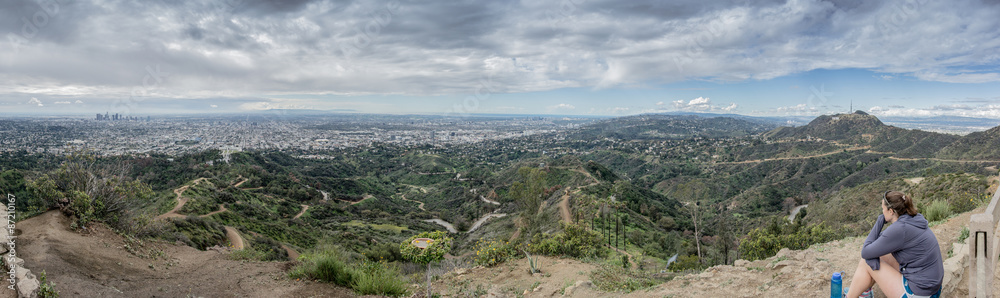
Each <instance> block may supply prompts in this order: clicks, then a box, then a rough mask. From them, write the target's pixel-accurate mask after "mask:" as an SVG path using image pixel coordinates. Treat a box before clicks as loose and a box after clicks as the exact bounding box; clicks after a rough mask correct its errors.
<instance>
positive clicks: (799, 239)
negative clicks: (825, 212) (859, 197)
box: [739, 222, 840, 261]
mask: <svg viewBox="0 0 1000 298" xmlns="http://www.w3.org/2000/svg"><path fill="white" fill-rule="evenodd" d="M839 237H840V233H838V232H837V231H834V230H832V229H830V228H828V227H827V226H826V225H825V224H822V223H821V224H817V225H809V226H799V225H787V224H786V225H784V229H783V227H782V226H781V225H779V224H778V223H777V222H772V223H771V225H770V226H768V227H766V228H757V229H754V230H753V231H750V234H748V235H747V237H746V238H743V239H742V240H740V246H739V251H740V255H742V256H745V258H746V259H747V260H750V261H753V260H759V259H763V258H767V257H770V256H773V255H774V254H776V253H778V250H781V249H782V248H789V249H805V248H807V247H809V245H812V244H815V243H823V242H828V241H831V240H834V239H837V238H839Z"/></svg>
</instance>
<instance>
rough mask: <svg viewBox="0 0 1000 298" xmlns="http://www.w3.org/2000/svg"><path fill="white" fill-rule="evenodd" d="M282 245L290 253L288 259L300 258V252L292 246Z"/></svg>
mask: <svg viewBox="0 0 1000 298" xmlns="http://www.w3.org/2000/svg"><path fill="white" fill-rule="evenodd" d="M281 247H282V248H284V249H285V252H287V253H288V260H291V261H295V260H297V259H298V258H299V252H297V251H295V250H294V249H292V248H291V247H288V245H285V244H281Z"/></svg>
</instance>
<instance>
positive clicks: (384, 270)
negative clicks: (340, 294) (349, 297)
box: [351, 260, 408, 296]
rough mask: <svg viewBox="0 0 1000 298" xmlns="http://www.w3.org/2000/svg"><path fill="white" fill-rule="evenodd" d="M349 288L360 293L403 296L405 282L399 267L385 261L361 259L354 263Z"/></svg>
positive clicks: (405, 286)
mask: <svg viewBox="0 0 1000 298" xmlns="http://www.w3.org/2000/svg"><path fill="white" fill-rule="evenodd" d="M356 266H357V267H356V268H355V269H353V271H354V273H353V274H352V276H353V277H354V280H353V281H352V282H351V288H353V289H354V290H355V291H357V292H358V293H359V294H361V295H386V296H405V295H406V294H407V293H406V288H407V286H408V285H407V283H406V282H405V281H404V280H403V278H402V277H401V275H400V274H399V267H396V266H394V265H392V264H390V263H387V262H385V261H378V262H373V261H369V260H362V261H361V262H360V263H359V264H356Z"/></svg>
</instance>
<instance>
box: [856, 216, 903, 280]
mask: <svg viewBox="0 0 1000 298" xmlns="http://www.w3.org/2000/svg"><path fill="white" fill-rule="evenodd" d="M884 225H885V217H884V216H882V215H879V216H878V220H876V221H875V225H874V226H873V227H872V231H871V232H869V233H868V238H867V239H865V246H864V248H862V249H861V257H862V258H864V259H865V262H866V263H868V266H869V267H871V268H872V270H879V257H881V256H883V255H886V254H889V253H892V252H895V251H898V250H899V249H900V248H902V246H903V243H904V242H905V241H904V240H905V238H906V237H905V235H903V233H904V230H903V229H894V228H892V227H889V229H886V231H885V233H882V227H883V226H884Z"/></svg>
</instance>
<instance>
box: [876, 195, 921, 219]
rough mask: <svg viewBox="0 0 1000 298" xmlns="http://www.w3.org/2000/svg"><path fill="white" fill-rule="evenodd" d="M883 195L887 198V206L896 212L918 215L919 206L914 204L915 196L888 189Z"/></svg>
mask: <svg viewBox="0 0 1000 298" xmlns="http://www.w3.org/2000/svg"><path fill="white" fill-rule="evenodd" d="M882 197H883V198H884V199H885V202H886V206H887V207H889V209H892V210H893V211H896V214H898V215H903V214H909V215H910V216H916V215H917V207H916V206H914V204H913V198H911V197H909V196H907V195H906V194H904V193H903V192H899V191H887V192H885V193H884V194H883V195H882Z"/></svg>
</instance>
